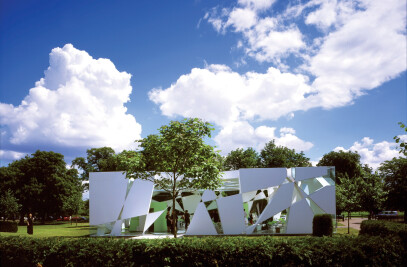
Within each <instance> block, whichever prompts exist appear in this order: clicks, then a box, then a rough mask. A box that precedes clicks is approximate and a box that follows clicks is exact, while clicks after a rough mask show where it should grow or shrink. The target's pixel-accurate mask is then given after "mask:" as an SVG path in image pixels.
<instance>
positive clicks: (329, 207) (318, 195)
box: [309, 186, 336, 214]
mask: <svg viewBox="0 0 407 267" xmlns="http://www.w3.org/2000/svg"><path fill="white" fill-rule="evenodd" d="M309 198H311V199H312V200H313V201H314V202H315V203H316V204H317V205H318V206H319V207H320V208H321V209H323V210H324V211H325V212H326V213H328V214H336V206H335V186H325V187H323V188H321V189H320V190H318V191H316V192H315V193H313V194H312V195H310V196H309Z"/></svg>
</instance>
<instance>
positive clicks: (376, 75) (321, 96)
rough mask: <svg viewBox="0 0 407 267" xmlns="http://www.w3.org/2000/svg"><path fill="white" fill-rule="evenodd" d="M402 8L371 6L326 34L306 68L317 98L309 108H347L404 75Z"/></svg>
mask: <svg viewBox="0 0 407 267" xmlns="http://www.w3.org/2000/svg"><path fill="white" fill-rule="evenodd" d="M405 10H406V2H405V1H403V0H402V1H391V3H390V2H389V1H372V2H370V1H369V2H368V3H366V10H360V11H357V12H355V14H353V15H352V16H350V17H349V19H348V20H347V21H346V23H345V24H344V25H343V27H341V28H340V29H338V30H337V31H334V32H332V33H330V34H329V35H328V36H327V37H326V38H325V40H324V42H323V43H322V45H321V47H320V49H319V51H318V53H317V54H316V55H315V56H313V57H311V59H310V61H309V65H308V66H307V67H306V68H307V69H308V71H310V72H311V73H312V74H313V75H314V76H315V77H316V79H315V80H314V82H313V83H312V87H313V88H314V89H315V90H316V91H317V92H318V95H316V96H313V97H311V98H310V101H309V104H310V105H316V103H320V104H319V105H321V106H322V107H324V108H333V107H340V106H343V105H346V104H349V103H352V101H353V99H355V98H356V97H358V96H360V95H362V94H363V93H364V90H367V89H373V88H375V87H377V86H379V85H381V84H382V83H384V82H386V81H388V80H390V79H392V78H394V77H396V76H397V75H399V74H400V73H401V72H403V71H405V70H406V68H407V66H406V64H407V63H406V57H407V55H406V50H407V48H406V35H405V25H406V13H405Z"/></svg>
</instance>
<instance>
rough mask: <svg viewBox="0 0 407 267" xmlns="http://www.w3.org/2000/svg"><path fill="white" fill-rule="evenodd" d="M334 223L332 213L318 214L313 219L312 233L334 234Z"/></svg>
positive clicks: (319, 234) (320, 234) (315, 234)
mask: <svg viewBox="0 0 407 267" xmlns="http://www.w3.org/2000/svg"><path fill="white" fill-rule="evenodd" d="M332 232H333V225H332V216H331V215H330V214H317V215H315V216H314V219H313V220H312V235H314V236H324V235H326V236H332Z"/></svg>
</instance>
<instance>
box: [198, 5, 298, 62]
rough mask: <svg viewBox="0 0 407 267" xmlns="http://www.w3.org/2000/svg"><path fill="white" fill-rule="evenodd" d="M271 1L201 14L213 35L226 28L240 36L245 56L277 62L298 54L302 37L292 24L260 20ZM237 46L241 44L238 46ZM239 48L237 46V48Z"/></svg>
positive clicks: (269, 18)
mask: <svg viewBox="0 0 407 267" xmlns="http://www.w3.org/2000/svg"><path fill="white" fill-rule="evenodd" d="M273 3H274V1H252V0H249V1H246V0H244V1H238V6H237V7H234V8H232V9H226V8H223V9H222V10H221V12H219V11H218V9H216V8H215V9H213V10H212V11H211V12H208V13H206V14H205V16H204V19H206V20H207V21H208V22H209V23H210V24H212V26H213V27H214V28H215V30H216V31H217V32H220V33H225V32H226V31H227V29H228V28H231V29H233V31H235V32H236V33H241V34H242V36H243V42H242V40H239V44H243V43H244V44H245V51H246V53H247V54H248V55H249V56H251V57H254V58H255V59H256V60H258V61H260V62H263V61H265V62H275V63H278V62H280V59H279V58H280V57H285V56H288V55H289V53H291V52H298V51H299V50H300V49H301V48H303V47H304V45H305V44H304V42H303V40H302V39H303V36H302V34H301V32H300V31H299V30H298V28H297V27H296V26H295V25H294V24H291V25H283V24H281V23H279V20H278V19H276V18H272V17H264V18H262V17H260V14H261V13H262V12H263V11H265V10H266V9H268V8H270V7H271V6H272V4H273ZM240 46H241V45H240ZM238 47H239V45H238Z"/></svg>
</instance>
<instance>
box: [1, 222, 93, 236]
mask: <svg viewBox="0 0 407 267" xmlns="http://www.w3.org/2000/svg"><path fill="white" fill-rule="evenodd" d="M90 231H92V232H93V233H94V232H96V228H95V227H89V223H88V222H86V223H79V222H78V226H76V224H75V223H72V225H71V223H70V222H53V223H46V224H44V225H39V224H38V225H37V224H34V234H33V235H29V234H27V226H18V231H17V233H5V232H0V236H28V237H52V236H66V237H75V236H84V237H85V236H89V233H90Z"/></svg>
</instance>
